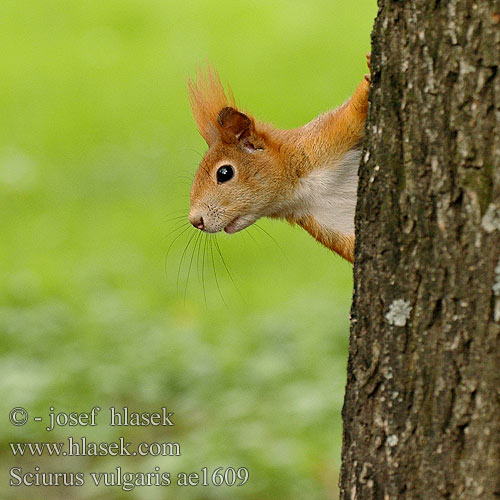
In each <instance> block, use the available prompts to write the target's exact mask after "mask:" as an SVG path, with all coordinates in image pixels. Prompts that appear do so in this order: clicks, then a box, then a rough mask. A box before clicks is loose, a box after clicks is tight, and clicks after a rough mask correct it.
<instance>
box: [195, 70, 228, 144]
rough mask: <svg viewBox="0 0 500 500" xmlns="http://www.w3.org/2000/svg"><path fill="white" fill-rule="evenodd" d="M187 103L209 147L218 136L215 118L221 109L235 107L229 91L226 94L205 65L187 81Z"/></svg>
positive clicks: (217, 76) (218, 79) (219, 82)
mask: <svg viewBox="0 0 500 500" xmlns="http://www.w3.org/2000/svg"><path fill="white" fill-rule="evenodd" d="M188 90H189V101H190V103H191V109H192V111H193V116H194V119H195V121H196V125H197V126H198V130H199V132H200V134H201V135H202V137H203V138H204V139H205V142H206V143H207V144H208V145H209V146H210V144H212V143H213V142H214V141H215V140H216V139H217V138H218V136H219V133H220V132H219V130H218V126H217V117H218V115H219V112H220V110H221V109H222V108H225V107H236V103H235V100H234V96H233V94H232V92H231V89H228V92H227V93H226V92H225V90H224V86H223V85H222V82H221V80H220V77H219V75H218V73H217V71H216V70H215V69H214V68H212V67H211V66H209V65H207V66H206V69H205V70H204V71H203V70H201V69H200V70H199V71H198V74H197V77H196V79H195V80H189V81H188Z"/></svg>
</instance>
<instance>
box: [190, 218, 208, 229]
mask: <svg viewBox="0 0 500 500" xmlns="http://www.w3.org/2000/svg"><path fill="white" fill-rule="evenodd" d="M189 222H191V224H192V225H193V226H194V227H196V228H197V229H201V230H202V231H203V230H204V229H205V224H204V222H203V217H202V216H201V215H193V216H189Z"/></svg>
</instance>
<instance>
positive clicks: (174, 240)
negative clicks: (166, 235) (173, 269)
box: [164, 224, 189, 276]
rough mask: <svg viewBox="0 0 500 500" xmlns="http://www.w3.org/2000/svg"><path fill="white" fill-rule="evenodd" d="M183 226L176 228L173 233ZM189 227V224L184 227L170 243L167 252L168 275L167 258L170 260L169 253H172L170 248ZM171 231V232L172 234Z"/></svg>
mask: <svg viewBox="0 0 500 500" xmlns="http://www.w3.org/2000/svg"><path fill="white" fill-rule="evenodd" d="M182 227H183V226H179V227H178V228H177V229H175V230H174V231H172V233H174V232H175V231H177V230H178V229H181V228H182ZM188 229H189V224H187V225H186V227H185V228H184V230H183V231H181V232H180V233H179V234H178V235H177V236H176V237H175V238H174V239H173V240H172V242H171V243H170V245H169V246H168V248H167V253H166V254H165V265H164V267H165V276H167V269H168V267H167V260H168V255H169V253H170V249H171V248H172V246H173V244H174V243H175V242H176V241H177V240H178V239H179V238H180V237H181V236H182V235H183V234H184V233H185V232H186V231H187V230H188ZM172 233H171V234H172Z"/></svg>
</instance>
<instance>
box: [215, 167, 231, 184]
mask: <svg viewBox="0 0 500 500" xmlns="http://www.w3.org/2000/svg"><path fill="white" fill-rule="evenodd" d="M233 175H234V169H233V167H232V166H231V165H222V167H219V169H218V170H217V182H218V183H219V184H221V183H222V182H227V181H228V180H230V179H232V178H233Z"/></svg>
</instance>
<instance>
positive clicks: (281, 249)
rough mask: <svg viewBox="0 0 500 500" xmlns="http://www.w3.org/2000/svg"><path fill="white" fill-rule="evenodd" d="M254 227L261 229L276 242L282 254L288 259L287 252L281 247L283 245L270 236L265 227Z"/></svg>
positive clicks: (256, 225)
mask: <svg viewBox="0 0 500 500" xmlns="http://www.w3.org/2000/svg"><path fill="white" fill-rule="evenodd" d="M254 226H255V227H256V228H257V229H260V230H261V231H262V232H263V233H264V234H266V235H267V236H268V237H269V238H271V240H272V241H273V242H274V244H275V245H276V246H277V247H278V248H279V249H280V251H281V253H282V254H283V255H284V256H285V257H286V258H287V259H288V256H287V254H286V253H285V251H284V250H283V248H282V247H281V245H280V244H279V243H278V242H277V240H276V238H274V237H273V236H272V235H271V234H269V233H268V232H267V231H266V230H265V229H264V228H263V227H261V226H259V225H258V224H254Z"/></svg>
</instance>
